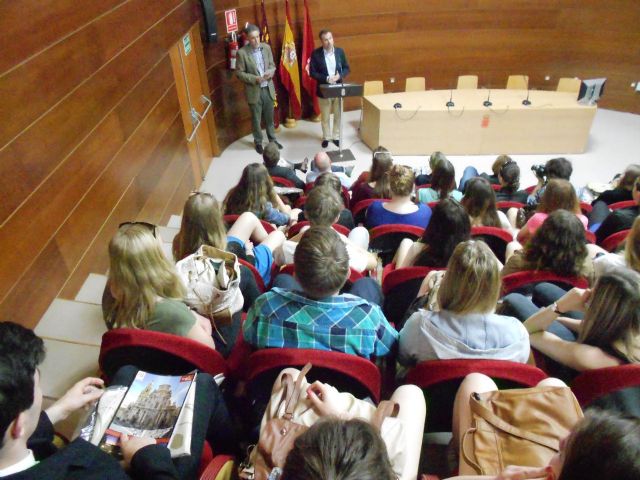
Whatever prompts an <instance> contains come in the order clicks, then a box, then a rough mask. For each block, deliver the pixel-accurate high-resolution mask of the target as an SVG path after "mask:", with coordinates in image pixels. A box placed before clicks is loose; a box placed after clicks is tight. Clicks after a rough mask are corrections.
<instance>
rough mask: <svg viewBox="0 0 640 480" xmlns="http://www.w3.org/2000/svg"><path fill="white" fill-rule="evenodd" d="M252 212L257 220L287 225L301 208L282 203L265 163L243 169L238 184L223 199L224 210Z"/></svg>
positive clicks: (232, 212)
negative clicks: (292, 207)
mask: <svg viewBox="0 0 640 480" xmlns="http://www.w3.org/2000/svg"><path fill="white" fill-rule="evenodd" d="M244 212H251V213H253V214H255V216H256V217H258V218H259V219H260V220H264V221H266V222H269V223H273V224H274V225H277V226H279V227H280V226H283V225H289V224H290V223H292V221H294V220H297V218H298V214H299V213H300V210H299V209H297V208H294V209H293V210H292V209H291V207H290V206H289V205H285V204H284V203H283V202H282V199H281V198H280V197H279V196H278V195H277V194H276V192H275V190H274V189H273V181H272V180H271V177H270V176H269V172H268V171H267V169H266V168H265V166H264V165H262V164H260V163H251V164H249V165H247V166H246V167H245V168H244V170H242V176H241V177H240V180H239V181H238V184H237V185H236V186H235V187H233V188H232V189H231V190H229V193H227V196H226V197H225V199H224V213H225V214H226V215H229V214H237V215H240V214H242V213H244Z"/></svg>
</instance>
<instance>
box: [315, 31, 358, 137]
mask: <svg viewBox="0 0 640 480" xmlns="http://www.w3.org/2000/svg"><path fill="white" fill-rule="evenodd" d="M320 41H321V42H322V47H320V48H316V49H315V50H314V51H313V53H312V54H311V62H310V68H309V70H310V74H311V77H312V78H313V79H315V80H316V81H317V82H318V87H317V92H316V93H317V94H318V103H319V104H320V116H321V119H322V148H326V147H327V146H328V145H329V141H330V140H331V141H333V143H334V144H335V145H336V147H339V146H340V100H339V99H338V98H323V96H322V93H321V92H320V85H326V84H330V85H334V84H336V83H343V81H344V78H346V76H347V75H349V63H348V62H347V57H346V56H345V54H344V50H342V49H341V48H337V47H334V46H333V35H332V34H331V32H330V31H329V30H321V31H320ZM332 113H333V134H331V128H330V118H331V114H332Z"/></svg>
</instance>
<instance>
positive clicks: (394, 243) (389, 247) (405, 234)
mask: <svg viewBox="0 0 640 480" xmlns="http://www.w3.org/2000/svg"><path fill="white" fill-rule="evenodd" d="M423 232H424V228H421V227H416V226H413V225H404V224H395V223H394V224H387V225H379V226H377V227H374V228H372V229H371V230H370V231H369V233H370V236H369V248H370V249H371V250H374V251H377V252H379V254H380V257H381V258H382V261H383V263H384V264H385V265H386V264H387V263H389V262H390V261H391V259H392V258H393V255H394V254H395V252H396V250H397V249H398V245H400V242H401V241H402V240H403V239H405V238H410V239H411V240H417V239H418V238H420V237H421V236H422V233H423Z"/></svg>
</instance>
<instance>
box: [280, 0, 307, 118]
mask: <svg viewBox="0 0 640 480" xmlns="http://www.w3.org/2000/svg"><path fill="white" fill-rule="evenodd" d="M284 4H285V8H286V14H287V22H286V24H285V27H284V39H283V41H282V54H281V56H280V80H281V81H282V85H283V86H284V88H286V89H287V91H288V92H289V106H290V107H291V114H292V115H293V118H296V119H299V118H300V116H301V114H302V107H301V101H300V72H299V71H298V55H297V54H296V43H295V40H294V38H293V30H292V29H291V15H289V0H285V2H284Z"/></svg>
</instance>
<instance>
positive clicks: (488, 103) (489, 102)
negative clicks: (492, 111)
mask: <svg viewBox="0 0 640 480" xmlns="http://www.w3.org/2000/svg"><path fill="white" fill-rule="evenodd" d="M482 105H484V106H485V107H490V106H491V105H493V103H491V89H489V94H488V95H487V99H486V100H485V101H484V102H482Z"/></svg>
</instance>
